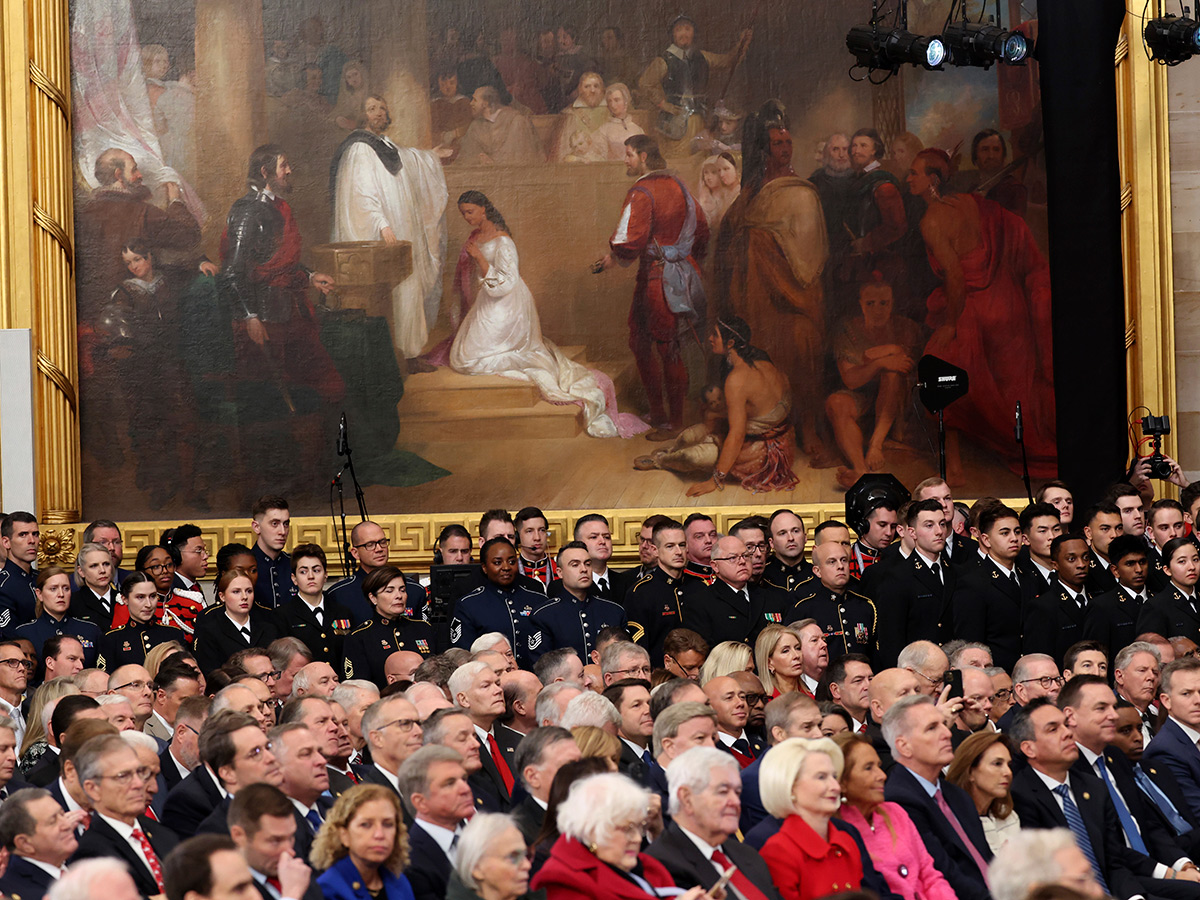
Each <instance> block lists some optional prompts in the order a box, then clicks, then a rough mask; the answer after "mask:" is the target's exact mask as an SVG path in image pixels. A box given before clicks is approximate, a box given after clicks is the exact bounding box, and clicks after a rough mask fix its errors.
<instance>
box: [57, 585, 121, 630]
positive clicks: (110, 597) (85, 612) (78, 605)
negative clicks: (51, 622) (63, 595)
mask: <svg viewBox="0 0 1200 900" xmlns="http://www.w3.org/2000/svg"><path fill="white" fill-rule="evenodd" d="M122 608H123V603H122V601H121V596H120V594H119V593H117V590H116V589H115V588H113V587H111V586H110V587H109V589H108V593H106V594H105V595H104V596H103V597H101V596H99V595H98V594H96V592H95V591H93V590H92V589H91V588H90V587H88V586H87V585H86V584H81V585H80V586H79V587H77V588H76V589H75V590H74V591H73V592H72V594H71V605H70V606H69V607H68V608H67V615H68V616H71V617H72V618H76V619H83V620H84V621H87V622H91V623H92V624H93V625H95V626H96V627H97V628H99V629H100V633H101V634H104V632H106V631H108V630H109V629H110V628H112V621H113V616H114V615H116V612H117V610H118V609H122Z"/></svg>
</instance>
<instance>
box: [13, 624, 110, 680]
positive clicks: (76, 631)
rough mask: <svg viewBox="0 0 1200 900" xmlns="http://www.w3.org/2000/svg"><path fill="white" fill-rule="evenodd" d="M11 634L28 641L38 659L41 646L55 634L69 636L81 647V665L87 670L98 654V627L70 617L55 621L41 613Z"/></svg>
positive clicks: (93, 664)
mask: <svg viewBox="0 0 1200 900" xmlns="http://www.w3.org/2000/svg"><path fill="white" fill-rule="evenodd" d="M13 634H14V635H15V636H16V637H19V638H25V639H26V640H27V641H30V642H31V643H32V644H33V649H34V650H36V651H37V655H38V657H39V658H40V657H41V656H42V646H43V645H44V644H45V643H46V641H48V640H50V638H52V637H54V636H55V635H56V634H67V635H70V636H71V637H73V638H75V640H77V641H79V643H80V645H81V646H82V647H83V665H84V668H87V669H90V668H92V667H93V666H95V665H96V655H97V654H98V653H99V652H100V635H101V631H100V626H98V625H95V624H93V623H92V622H85V621H84V620H83V619H75V618H72V617H71V616H63V617H62V618H61V619H56V618H54V616H52V615H50V613H48V612H43V613H42V614H41V615H40V616H38V617H37V619H35V620H34V621H32V622H26V623H25V624H24V625H19V626H17V628H16V629H15V631H14V632H13Z"/></svg>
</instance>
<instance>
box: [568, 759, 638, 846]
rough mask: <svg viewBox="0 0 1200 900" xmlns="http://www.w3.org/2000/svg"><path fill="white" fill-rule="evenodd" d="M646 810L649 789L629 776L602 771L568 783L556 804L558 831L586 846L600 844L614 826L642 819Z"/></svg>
mask: <svg viewBox="0 0 1200 900" xmlns="http://www.w3.org/2000/svg"><path fill="white" fill-rule="evenodd" d="M649 811H650V792H649V791H648V790H646V789H645V788H644V787H642V786H641V785H639V784H637V783H636V782H635V781H634V780H633V779H632V778H630V777H629V776H628V775H621V774H620V773H618V772H605V773H602V774H600V775H592V776H590V777H588V778H581V779H580V780H579V781H576V782H575V783H574V784H573V785H571V790H570V792H569V793H568V794H567V799H566V800H564V801H563V802H562V803H561V804H559V807H558V831H559V834H563V835H566V836H567V837H572V838H575V840H577V841H579V843H581V844H583V845H584V846H585V847H586V846H587V845H588V844H592V843H602V842H603V841H604V840H605V839H606V838H607V837H609V835H611V834H612V831H613V828H614V827H616V826H617V825H623V824H625V823H626V822H642V821H644V820H645V818H646V814H647V813H648V812H649Z"/></svg>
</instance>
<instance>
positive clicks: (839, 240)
mask: <svg viewBox="0 0 1200 900" xmlns="http://www.w3.org/2000/svg"><path fill="white" fill-rule="evenodd" d="M853 173H854V167H853V166H852V165H851V164H850V138H848V137H846V135H844V134H841V133H840V132H839V133H837V134H831V135H830V136H829V137H828V138H826V140H825V146H824V147H823V148H822V149H821V166H820V168H818V169H815V170H814V171H813V173H812V174H811V175H809V176H808V180H809V181H811V182H812V185H813V187H815V188H816V189H817V194H818V195H819V196H820V198H821V209H822V210H823V211H824V213H825V231H826V233H827V234H828V235H829V255H830V256H832V257H834V258H840V257H842V256H845V255H846V254H848V253H849V252H850V241H851V240H852V238H851V234H850V232H849V231H848V230H847V227H846V220H847V217H848V216H849V214H850V195H851V193H852V192H853V190H854V180H853V179H852V178H851V177H850V176H851V175H852V174H853Z"/></svg>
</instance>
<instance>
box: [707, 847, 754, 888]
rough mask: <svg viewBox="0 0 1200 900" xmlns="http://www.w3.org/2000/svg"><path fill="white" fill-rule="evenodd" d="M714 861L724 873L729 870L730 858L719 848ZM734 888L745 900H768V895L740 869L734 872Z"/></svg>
mask: <svg viewBox="0 0 1200 900" xmlns="http://www.w3.org/2000/svg"><path fill="white" fill-rule="evenodd" d="M712 861H713V862H715V863H716V864H717V865H718V866H720V867H721V871H722V872H724V871H725V870H726V869H728V868H729V865H730V863H729V857H728V856H726V855H725V854H724V853H722V852H721V848H720V847H718V848H717V849H716V850H714V851H713V855H712ZM730 881H731V882H732V883H733V886H734V887H735V888H737V892H738V893H739V894H741V895H742V897H743V898H744V900H767V895H766V894H764V893H763V892H762V891H760V890H759V889H758V888H756V887H755V886H754V883H753V882H752V881H750V879H749V878H747V877H746V873H745V872H743V871H742V870H741V869H740V868H739V869H737V870H736V871H734V873H733V878H731V879H730Z"/></svg>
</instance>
